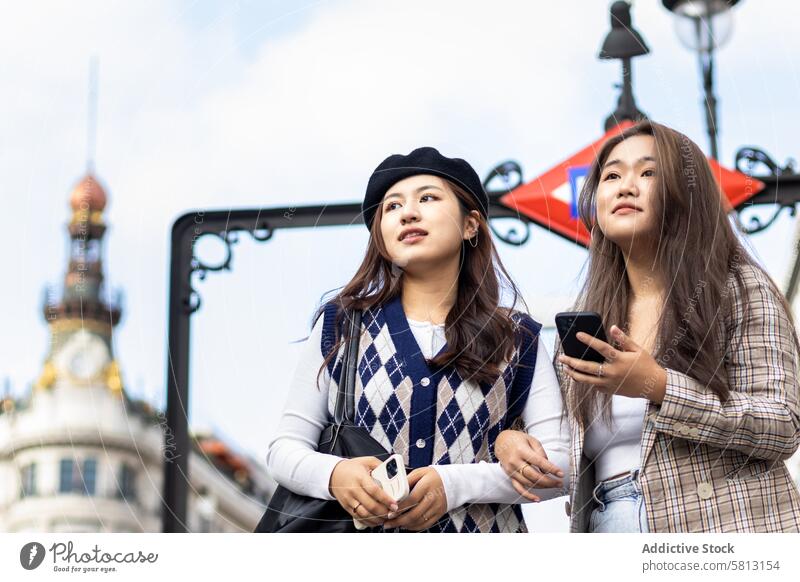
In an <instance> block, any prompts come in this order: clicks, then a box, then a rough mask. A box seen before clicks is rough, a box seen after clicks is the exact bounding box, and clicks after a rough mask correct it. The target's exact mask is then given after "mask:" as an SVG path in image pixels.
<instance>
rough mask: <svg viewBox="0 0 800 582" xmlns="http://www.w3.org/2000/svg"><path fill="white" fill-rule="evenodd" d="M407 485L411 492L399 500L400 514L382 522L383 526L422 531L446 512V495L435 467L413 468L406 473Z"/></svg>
mask: <svg viewBox="0 0 800 582" xmlns="http://www.w3.org/2000/svg"><path fill="white" fill-rule="evenodd" d="M408 485H409V487H411V492H410V493H409V495H408V497H406V498H405V499H404V500H402V501H401V502H400V509H399V513H400V515H397V516H395V517H393V518H392V519H390V520H389V521H387V522H386V523H384V524H383V527H384V528H386V529H389V528H395V527H402V528H404V529H407V530H411V531H422V530H424V529H428V528H429V527H431V526H432V525H433V524H435V523H436V522H437V521H439V518H440V517H442V516H443V515H444V514H445V513H447V495H446V494H445V491H444V483H442V478H441V477H439V473H437V472H436V469H434V468H433V467H422V468H420V469H414V470H413V471H411V473H409V474H408Z"/></svg>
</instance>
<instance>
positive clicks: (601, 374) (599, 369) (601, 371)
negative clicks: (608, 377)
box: [597, 364, 603, 378]
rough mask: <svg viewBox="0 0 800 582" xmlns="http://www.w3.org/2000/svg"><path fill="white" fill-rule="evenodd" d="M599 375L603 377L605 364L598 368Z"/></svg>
mask: <svg viewBox="0 0 800 582" xmlns="http://www.w3.org/2000/svg"><path fill="white" fill-rule="evenodd" d="M597 375H598V376H600V377H601V378H602V377H603V364H600V367H599V368H598V369H597Z"/></svg>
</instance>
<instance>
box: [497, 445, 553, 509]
mask: <svg viewBox="0 0 800 582" xmlns="http://www.w3.org/2000/svg"><path fill="white" fill-rule="evenodd" d="M494 454H495V456H496V457H497V460H498V461H499V462H500V466H501V467H502V468H503V470H504V471H505V472H506V474H507V475H508V476H509V477H511V484H512V485H513V486H514V489H515V490H516V492H517V493H519V494H520V495H521V496H522V497H524V498H525V499H528V500H529V501H540V498H539V497H538V496H537V495H535V494H533V493H531V492H530V491H529V489H534V488H539V489H545V488H550V487H563V486H564V482H563V481H561V480H560V479H559V478H557V477H563V476H564V472H563V471H562V470H561V469H559V468H558V466H557V465H555V464H553V463H551V462H550V461H549V460H547V453H545V451H544V447H542V443H540V442H539V441H538V440H537V439H536V438H534V437H532V436H531V435H529V434H526V433H524V432H521V431H518V430H504V431H503V432H501V433H500V434H499V435H498V436H497V440H496V441H495V444H494ZM548 473H550V474H552V475H555V476H550V475H548Z"/></svg>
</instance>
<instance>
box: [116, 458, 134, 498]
mask: <svg viewBox="0 0 800 582" xmlns="http://www.w3.org/2000/svg"><path fill="white" fill-rule="evenodd" d="M117 497H118V498H120V499H124V500H126V501H136V473H135V472H134V470H133V468H132V467H131V466H130V465H128V463H123V464H122V467H121V468H120V471H119V490H118V491H117Z"/></svg>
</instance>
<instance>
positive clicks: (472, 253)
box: [314, 178, 528, 383]
mask: <svg viewBox="0 0 800 582" xmlns="http://www.w3.org/2000/svg"><path fill="white" fill-rule="evenodd" d="M443 180H444V182H445V183H446V184H447V185H448V186H449V187H450V189H451V190H452V191H453V193H454V194H455V195H456V198H457V200H458V203H459V208H460V210H461V217H462V218H464V217H465V216H466V215H467V214H468V213H469V212H470V211H471V210H478V206H477V204H476V202H475V200H474V199H473V198H472V196H470V195H469V194H467V192H465V191H464V190H463V189H462V188H461V187H459V186H458V185H456V184H455V183H453V182H451V181H450V180H447V179H444V178H443ZM382 216H383V205H382V204H380V205H378V210H377V212H376V214H375V219H374V220H373V221H372V227H371V228H370V237H369V243H368V245H367V251H366V255H365V256H364V260H363V261H362V262H361V266H360V267H359V268H358V270H357V271H356V274H355V275H354V276H353V278H352V279H351V280H350V282H349V283H347V284H346V285H345V286H344V287H343V288H342V289H341V291H339V292H338V293H337V294H336V295H335V296H333V297H332V298H330V299H328V300H327V301H323V302H322V304H321V306H320V307H319V309H318V310H317V312H316V313H315V315H314V321H315V322H316V321H317V319H319V317H320V316H321V315H322V313H323V312H324V310H325V305H326V304H327V303H330V302H333V303H336V304H337V305H338V306H339V310H338V315H337V319H336V326H335V327H336V340H335V343H334V346H333V349H332V350H331V352H330V353H329V354H328V356H327V357H326V358H325V361H324V362H323V364H322V366H321V367H320V370H319V373H318V374H317V380H319V376H320V374H321V373H322V371H323V370H324V368H325V367H326V366H327V364H328V362H330V360H331V359H332V358H334V357H336V354H337V352H338V349H339V347H340V346H341V345H342V343H343V342H344V341H346V339H347V338H345V337H339V334H338V332H339V329H340V323H341V321H342V319H343V316H344V314H343V309H346V310H353V309H359V310H365V309H370V308H372V307H375V306H379V305H383V304H384V303H386V302H388V301H391V300H392V299H394V298H395V297H396V296H397V295H398V294H400V293H401V291H402V285H403V277H402V270H400V269H399V268H398V267H397V266H396V265H394V264H393V263H392V260H391V257H390V256H389V253H388V251H387V250H386V245H385V244H384V241H383V235H382V234H381V228H380V224H381V218H382ZM477 236H478V244H477V246H476V247H474V248H473V247H472V245H471V244H469V243H467V241H466V240H464V241H462V245H461V266H460V269H459V275H458V282H457V287H458V288H457V292H456V300H455V303H454V305H453V307H452V308H451V309H450V311H449V312H448V314H447V317H446V318H445V323H444V326H445V337H446V340H447V347H448V349H447V350H446V351H444V352H443V353H442V354H440V355H439V356H438V357H436V358H433V359H431V360H429V361H428V363H429V364H430V365H432V366H434V367H437V368H438V367H443V366H453V367H455V369H456V370H457V372H458V373H459V375H460V376H461V378H462V379H464V380H471V381H474V382H490V383H492V382H494V381H495V380H496V379H497V377H498V376H499V374H500V365H501V363H502V362H503V361H507V360H508V359H510V358H511V357H512V355H513V352H514V347H515V338H516V337H517V336H516V335H515V332H514V322H513V321H512V319H511V310H510V309H506V308H504V307H501V306H500V294H501V291H502V288H501V285H504V286H505V287H506V289H507V290H508V291H509V292H510V294H511V296H512V297H513V302H512V307H514V308H516V305H517V300H518V299H519V300H521V302H522V304H523V305H524V306H525V312H527V311H528V308H527V304H526V303H525V300H524V299H523V298H522V296H521V294H520V292H519V289H518V288H517V286H516V284H515V283H514V282H513V281H512V279H511V277H510V275H509V274H508V272H507V271H506V269H505V267H504V266H503V263H502V261H501V260H500V257H499V255H498V254H497V249H496V248H495V246H494V242H493V241H492V237H491V231H490V230H489V226H488V223H487V222H486V220H485V219H484V218H483V215H481V217H480V218H479V219H478V234H477ZM519 329H520V330H523V332H524V333H528V330H527V328H525V326H520V328H519Z"/></svg>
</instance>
